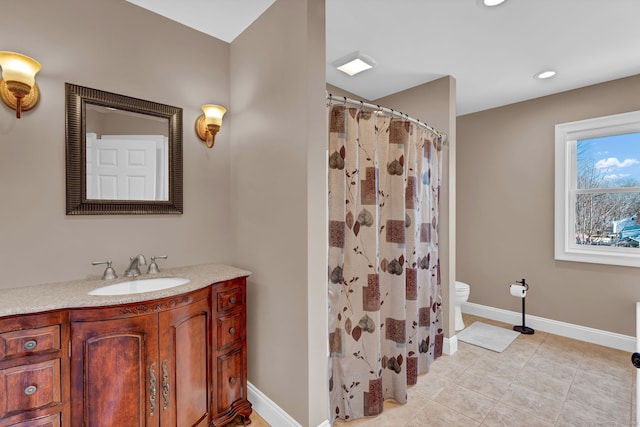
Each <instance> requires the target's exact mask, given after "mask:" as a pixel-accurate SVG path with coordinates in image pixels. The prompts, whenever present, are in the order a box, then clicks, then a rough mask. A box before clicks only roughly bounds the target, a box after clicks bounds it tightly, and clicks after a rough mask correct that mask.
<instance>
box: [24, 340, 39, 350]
mask: <svg viewBox="0 0 640 427" xmlns="http://www.w3.org/2000/svg"><path fill="white" fill-rule="evenodd" d="M37 345H38V343H37V342H36V340H29V341H27V342H26V343H24V349H25V350H27V351H31V350H33V349H34V348H36V346H37Z"/></svg>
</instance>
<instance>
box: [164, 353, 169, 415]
mask: <svg viewBox="0 0 640 427" xmlns="http://www.w3.org/2000/svg"><path fill="white" fill-rule="evenodd" d="M162 398H163V399H164V407H163V408H162V409H163V410H165V411H166V410H167V408H168V407H169V371H167V359H164V360H163V361H162Z"/></svg>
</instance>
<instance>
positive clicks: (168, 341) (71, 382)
mask: <svg viewBox="0 0 640 427" xmlns="http://www.w3.org/2000/svg"><path fill="white" fill-rule="evenodd" d="M245 287H246V278H245V277H239V278H236V279H232V280H228V281H223V282H219V283H214V284H212V285H210V286H207V287H204V288H202V289H199V290H196V291H192V292H189V293H185V294H180V295H176V296H172V297H168V298H162V299H156V300H150V301H142V302H137V303H131V304H122V305H111V306H102V307H87V308H73V309H61V310H57V311H52V312H50V313H41V314H30V315H16V316H10V317H0V427H218V426H223V425H225V424H228V423H230V422H231V421H233V420H234V419H235V418H236V417H238V416H241V417H242V418H244V419H245V421H246V422H247V423H248V422H250V420H249V416H250V415H251V403H249V401H248V400H247V348H246V332H245V328H246V304H245V303H246V290H245Z"/></svg>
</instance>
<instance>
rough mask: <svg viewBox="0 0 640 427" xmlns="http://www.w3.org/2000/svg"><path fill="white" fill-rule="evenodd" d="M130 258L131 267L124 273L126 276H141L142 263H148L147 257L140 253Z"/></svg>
mask: <svg viewBox="0 0 640 427" xmlns="http://www.w3.org/2000/svg"><path fill="white" fill-rule="evenodd" d="M129 259H130V260H131V263H130V264H129V268H127V269H126V270H125V271H124V275H125V276H126V277H136V276H139V275H140V274H141V273H140V266H141V265H147V259H146V258H145V257H144V255H142V254H139V255H136V256H132V257H131V258H129Z"/></svg>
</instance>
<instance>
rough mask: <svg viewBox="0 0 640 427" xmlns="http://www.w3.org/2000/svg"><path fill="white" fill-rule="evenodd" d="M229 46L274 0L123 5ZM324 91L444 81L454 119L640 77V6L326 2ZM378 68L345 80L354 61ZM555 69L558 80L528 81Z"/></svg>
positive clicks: (613, 0) (591, 1) (601, 1)
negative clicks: (356, 55) (346, 63)
mask: <svg viewBox="0 0 640 427" xmlns="http://www.w3.org/2000/svg"><path fill="white" fill-rule="evenodd" d="M128 1H130V2H131V3H135V4H137V5H139V6H142V7H144V8H147V9H149V10H152V11H155V12H157V13H159V14H161V15H164V16H167V17H169V18H171V19H173V20H175V21H178V22H182V23H183V24H185V25H188V26H190V27H192V28H195V29H197V30H199V31H202V32H204V33H207V34H210V35H212V36H214V37H216V38H219V39H221V40H224V41H227V42H231V41H233V39H234V38H235V37H236V36H237V35H238V34H240V33H241V32H242V31H243V30H244V29H245V28H246V27H247V26H249V25H250V24H251V22H253V21H254V20H255V19H256V18H257V17H258V16H260V15H261V14H262V13H263V12H264V11H265V10H266V9H267V8H268V7H269V6H270V5H271V4H272V3H273V2H274V0H181V1H180V2H176V1H174V0H128ZM326 12H327V14H326V26H327V31H326V32H327V36H326V39H327V40H326V42H327V44H326V60H327V71H326V75H327V82H328V83H330V84H332V85H334V86H337V87H340V88H342V89H344V90H346V91H349V92H352V93H354V94H356V95H357V96H359V97H362V98H364V99H366V100H370V101H374V100H376V99H377V98H381V97H384V96H387V95H390V94H393V93H396V92H399V91H402V90H405V89H408V88H410V87H413V86H417V85H420V84H423V83H427V82H429V81H432V80H435V79H438V78H440V77H443V76H447V75H451V76H453V77H454V78H455V79H456V82H457V113H458V115H462V114H467V113H471V112H475V111H481V110H485V109H488V108H494V107H497V106H501V105H506V104H511V103H514V102H518V101H523V100H526V99H532V98H537V97H540V96H544V95H550V94H553V93H558V92H562V91H566V90H569V89H575V88H578V87H583V86H587V85H591V84H595V83H601V82H605V81H609V80H613V79H617V78H621V77H627V76H631V75H635V74H640V19H639V18H640V0H507V1H506V2H505V3H503V4H502V5H500V6H496V7H493V8H488V7H485V6H481V5H478V3H477V0H326ZM355 51H359V52H360V53H362V54H364V55H367V56H369V57H371V58H373V59H374V60H375V61H376V66H375V67H374V68H373V69H371V70H368V71H365V72H363V73H361V74H358V75H356V76H354V77H349V76H347V75H346V74H344V73H342V72H341V71H338V70H336V69H335V68H334V66H333V65H332V63H333V62H335V61H336V60H337V59H339V58H342V57H344V56H346V55H349V54H350V53H352V52H355ZM547 68H553V69H555V70H556V71H557V73H558V74H557V75H556V76H555V77H553V78H551V79H547V80H538V79H535V78H534V75H535V74H536V73H538V72H540V71H542V70H545V69H547Z"/></svg>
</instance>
